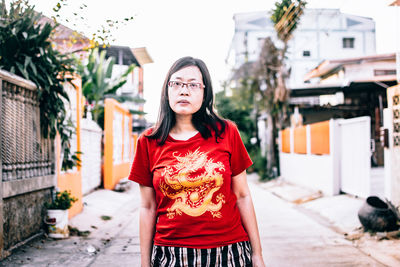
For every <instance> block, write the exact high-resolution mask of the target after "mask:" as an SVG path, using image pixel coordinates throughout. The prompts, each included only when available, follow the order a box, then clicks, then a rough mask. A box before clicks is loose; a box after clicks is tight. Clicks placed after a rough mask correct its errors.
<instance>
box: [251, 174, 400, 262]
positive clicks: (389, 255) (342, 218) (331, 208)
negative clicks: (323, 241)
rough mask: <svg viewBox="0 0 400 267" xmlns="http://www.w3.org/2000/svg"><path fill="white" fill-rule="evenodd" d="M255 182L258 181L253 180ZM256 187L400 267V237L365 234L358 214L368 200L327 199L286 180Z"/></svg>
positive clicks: (377, 256)
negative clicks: (289, 203)
mask: <svg viewBox="0 0 400 267" xmlns="http://www.w3.org/2000/svg"><path fill="white" fill-rule="evenodd" d="M253 181H254V179H253ZM255 181H256V183H257V184H258V185H260V186H261V187H262V188H264V189H266V190H268V191H269V192H271V193H272V194H274V195H276V196H278V197H279V198H281V199H284V200H286V201H288V202H291V203H293V205H294V207H295V208H296V209H298V210H300V211H301V212H303V213H305V214H306V215H308V216H309V217H311V218H312V219H314V220H316V221H318V222H319V223H320V224H322V225H324V226H327V227H329V228H331V229H332V230H334V231H335V232H337V233H340V234H343V238H345V239H347V240H350V241H352V242H353V245H354V246H355V247H356V248H358V249H359V250H361V251H363V252H364V253H365V254H366V255H369V256H371V257H373V258H375V259H376V260H378V261H379V262H381V263H383V264H385V265H387V266H393V267H394V266H400V235H399V234H398V233H397V238H392V237H388V236H387V235H386V233H377V234H372V235H371V234H370V233H366V232H364V231H363V229H362V226H361V223H360V221H359V219H358V216H357V213H358V210H359V209H360V207H361V205H362V204H363V203H364V201H365V199H363V198H357V197H354V196H351V195H347V194H342V195H337V196H323V195H322V193H321V192H319V191H316V190H311V189H309V188H304V187H301V186H298V185H294V184H291V183H289V182H286V181H284V180H283V179H282V178H279V179H276V180H272V181H269V182H258V181H257V180H256V179H255Z"/></svg>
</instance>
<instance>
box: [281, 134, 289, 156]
mask: <svg viewBox="0 0 400 267" xmlns="http://www.w3.org/2000/svg"><path fill="white" fill-rule="evenodd" d="M281 133H282V148H281V149H282V152H284V153H290V129H285V130H282V132H281Z"/></svg>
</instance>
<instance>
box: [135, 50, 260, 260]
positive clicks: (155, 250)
mask: <svg viewBox="0 0 400 267" xmlns="http://www.w3.org/2000/svg"><path fill="white" fill-rule="evenodd" d="M251 164H252V162H251V159H250V157H249V155H248V154H247V151H246V149H245V147H244V145H243V142H242V140H241V138H240V135H239V132H238V130H237V128H236V126H235V124H234V123H232V122H230V121H226V120H223V119H221V118H220V117H218V116H217V115H216V114H215V113H214V110H213V90H212V86H211V78H210V74H209V72H208V69H207V67H206V65H205V64H204V62H203V61H201V60H199V59H195V58H192V57H184V58H181V59H179V60H177V61H176V62H175V63H174V64H173V65H172V67H171V69H170V70H169V72H168V74H167V77H166V79H165V81H164V85H163V91H162V96H161V106H160V113H159V117H158V121H157V123H156V125H155V127H154V128H151V129H148V130H146V131H145V132H144V133H143V134H142V135H141V136H140V137H139V139H138V143H137V150H136V154H135V158H134V161H133V164H132V169H131V173H130V176H129V179H130V180H132V181H135V182H137V183H139V184H140V194H141V199H142V201H141V202H142V203H141V208H140V250H141V261H142V267H146V266H212V267H214V266H264V263H263V259H262V253H261V244H260V237H259V233H258V228H257V222H256V217H255V213H254V207H253V203H252V200H251V196H250V192H249V188H248V185H247V181H246V169H247V168H248V167H249V166H250V165H251Z"/></svg>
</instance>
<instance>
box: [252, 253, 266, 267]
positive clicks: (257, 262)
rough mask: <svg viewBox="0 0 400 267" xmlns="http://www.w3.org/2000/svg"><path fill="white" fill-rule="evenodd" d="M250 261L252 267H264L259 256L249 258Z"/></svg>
mask: <svg viewBox="0 0 400 267" xmlns="http://www.w3.org/2000/svg"><path fill="white" fill-rule="evenodd" d="M251 260H252V262H253V267H265V264H264V260H263V258H262V256H260V255H253V256H251Z"/></svg>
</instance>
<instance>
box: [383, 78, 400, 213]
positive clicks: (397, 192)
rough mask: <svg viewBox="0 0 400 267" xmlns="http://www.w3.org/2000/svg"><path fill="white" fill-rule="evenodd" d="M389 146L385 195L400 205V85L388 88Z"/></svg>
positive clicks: (386, 161)
mask: <svg viewBox="0 0 400 267" xmlns="http://www.w3.org/2000/svg"><path fill="white" fill-rule="evenodd" d="M387 97H388V114H387V115H388V116H387V117H389V119H388V120H386V127H387V129H388V130H389V134H388V138H389V140H388V141H389V142H388V144H389V147H388V148H385V174H386V175H385V176H386V179H385V182H386V185H385V196H386V197H387V198H388V199H389V200H390V201H391V202H392V203H393V204H394V205H395V206H399V205H400V164H399V163H400V85H396V86H392V87H389V88H388V89H387Z"/></svg>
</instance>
